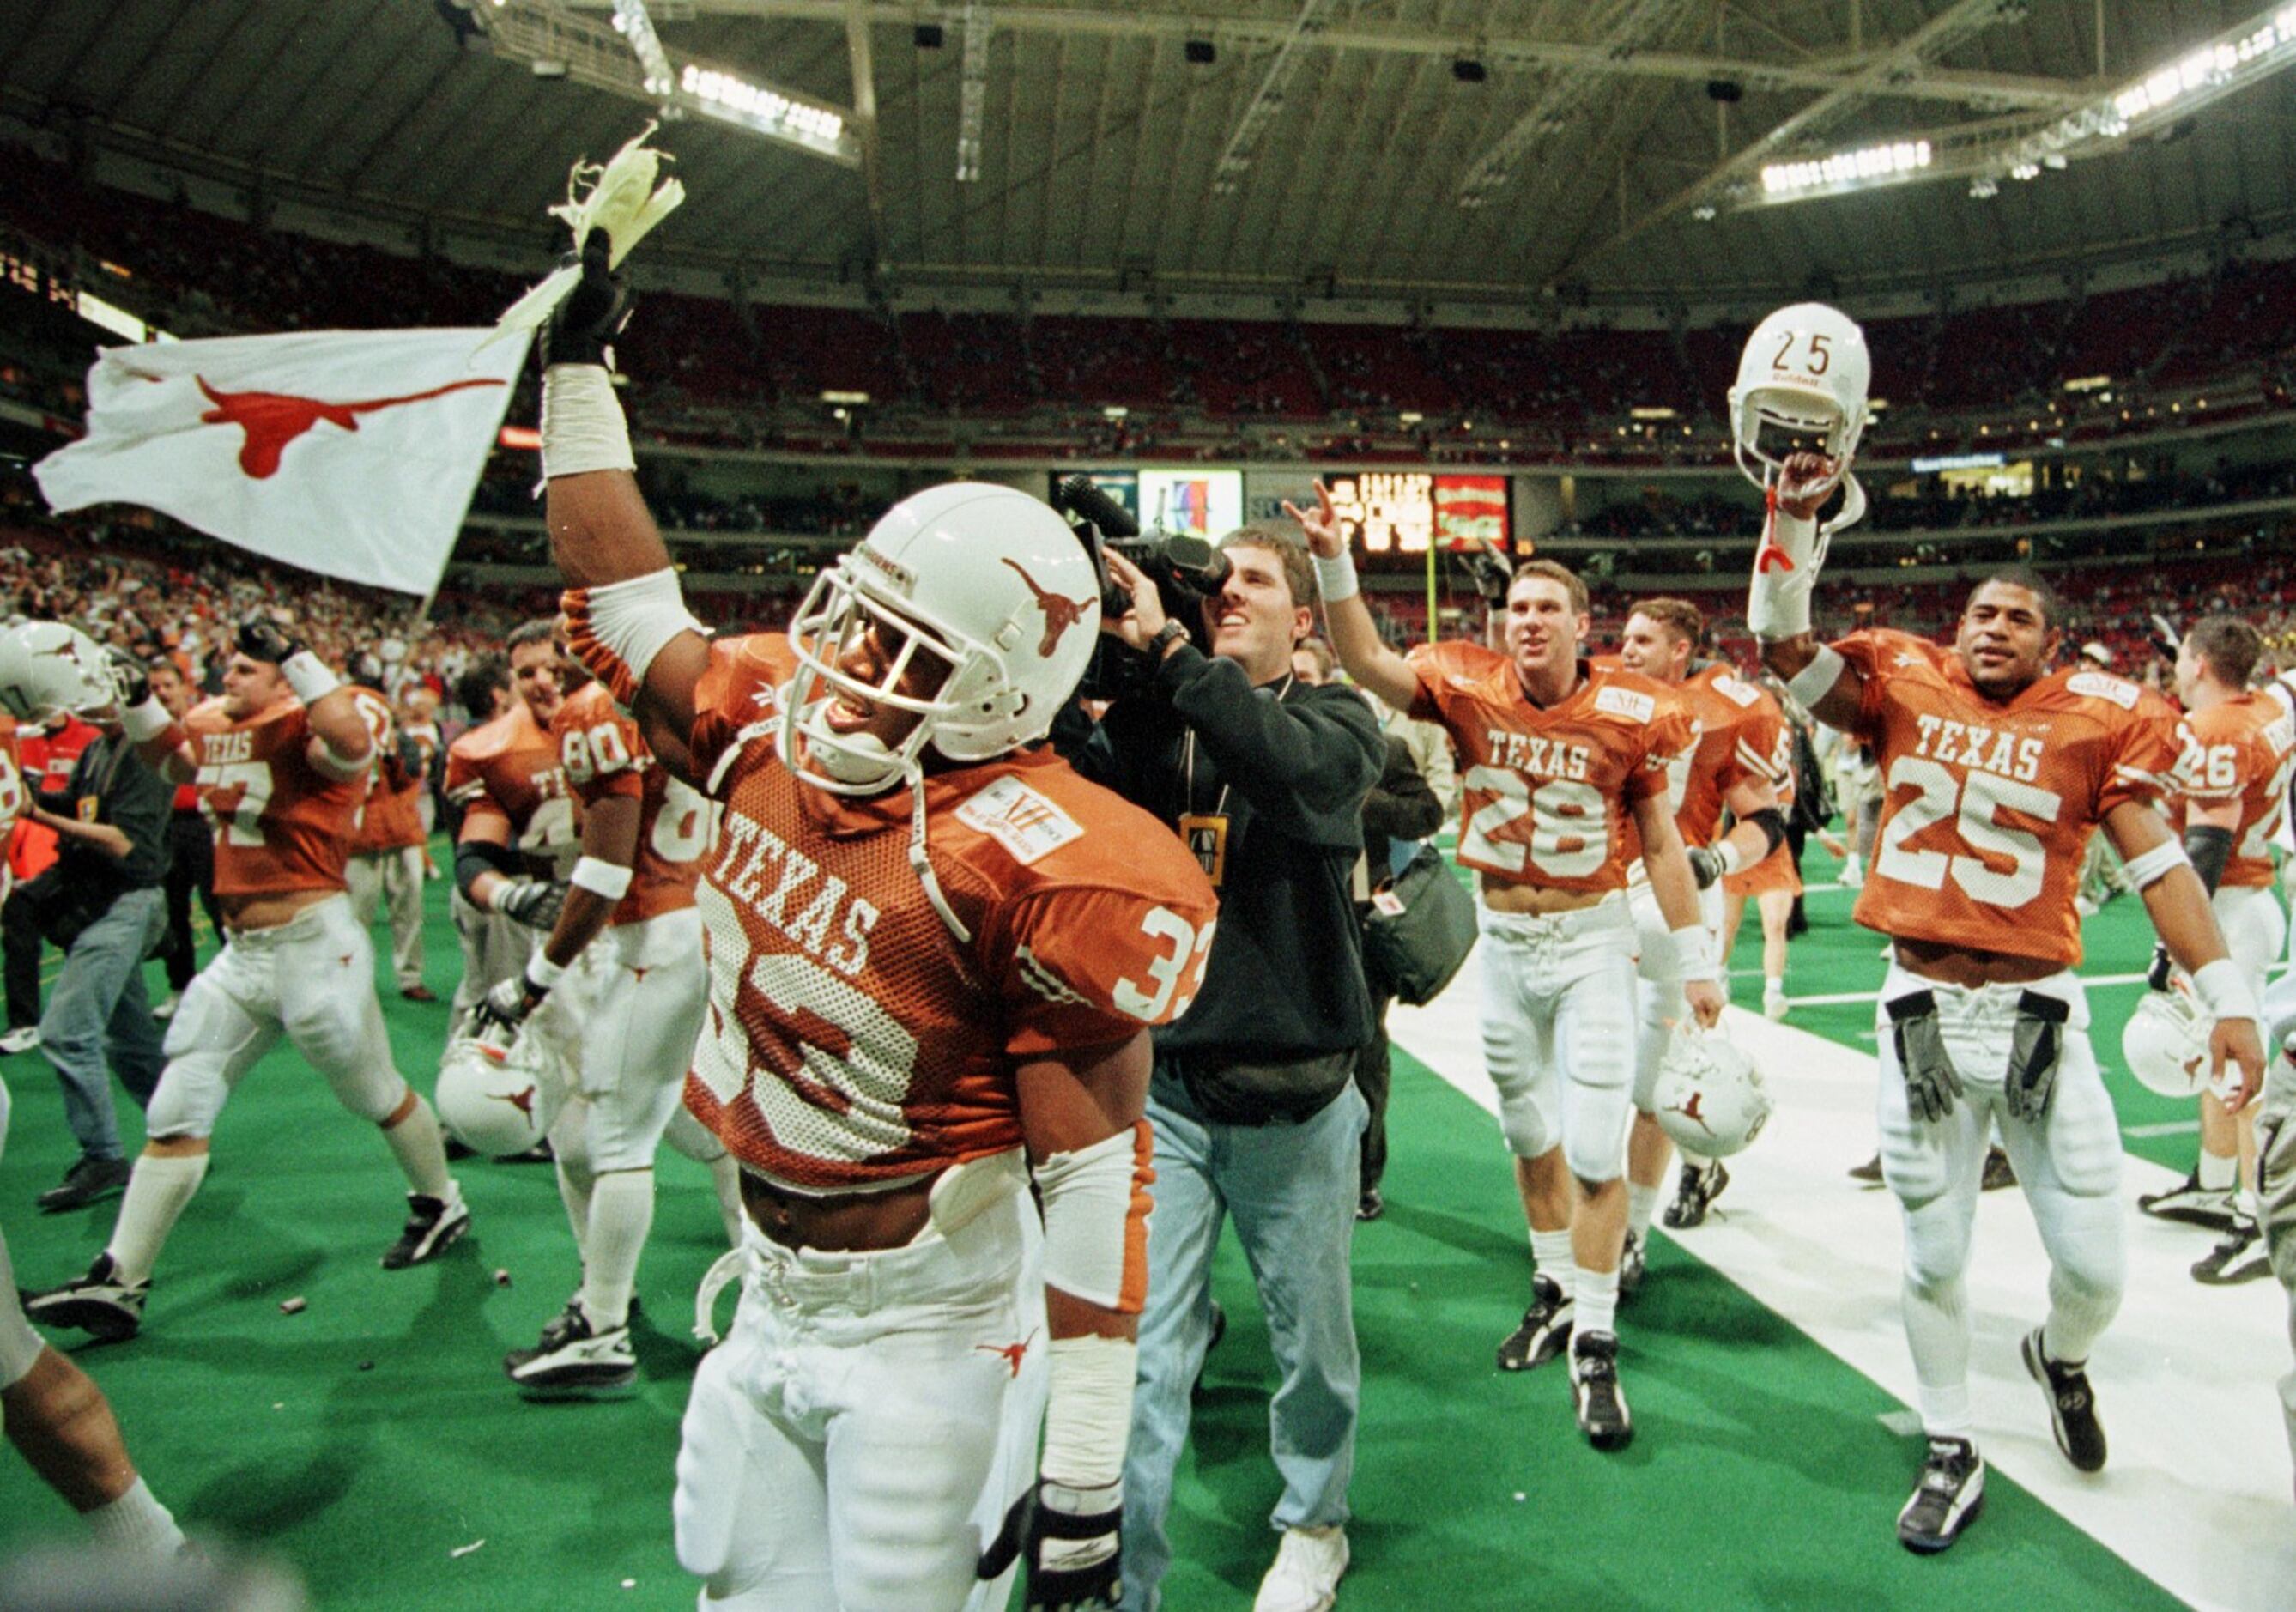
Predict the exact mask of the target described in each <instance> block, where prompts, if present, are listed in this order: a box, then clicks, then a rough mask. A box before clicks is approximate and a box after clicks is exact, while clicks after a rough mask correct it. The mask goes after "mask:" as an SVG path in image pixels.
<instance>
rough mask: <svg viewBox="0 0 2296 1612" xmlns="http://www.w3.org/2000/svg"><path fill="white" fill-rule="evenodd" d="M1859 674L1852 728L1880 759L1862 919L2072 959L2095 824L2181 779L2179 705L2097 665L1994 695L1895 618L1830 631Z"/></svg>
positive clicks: (1896, 931) (1892, 930) (1875, 925)
mask: <svg viewBox="0 0 2296 1612" xmlns="http://www.w3.org/2000/svg"><path fill="white" fill-rule="evenodd" d="M1834 648H1835V649H1836V650H1837V651H1839V652H1840V654H1841V658H1842V659H1843V660H1845V661H1847V662H1849V664H1850V665H1852V666H1854V667H1856V668H1857V670H1858V671H1859V673H1861V674H1862V676H1863V678H1864V685H1863V687H1864V704H1863V707H1862V708H1861V709H1860V711H1859V712H1858V718H1857V727H1856V728H1855V729H1854V730H1853V731H1854V732H1855V734H1856V736H1857V737H1859V738H1862V739H1864V740H1866V742H1867V743H1869V744H1872V745H1873V746H1874V752H1875V754H1876V755H1877V757H1878V758H1879V760H1880V763H1881V768H1882V792H1883V793H1882V820H1881V826H1880V833H1879V837H1878V839H1877V841H1876V843H1875V846H1874V867H1873V871H1872V873H1871V875H1870V876H1868V878H1867V880H1866V888H1865V890H1864V891H1863V892H1861V893H1860V894H1859V896H1858V898H1857V911H1856V914H1855V917H1857V922H1859V923H1860V924H1863V925H1866V927H1867V928H1868V929H1874V930H1879V931H1880V932H1881V933H1883V934H1887V935H1892V936H1895V937H1897V938H1898V939H1901V940H1921V941H1932V942H1938V943H1939V944H1943V945H1949V946H1962V947H1968V948H1972V949H1974V950H1980V951H1998V952H2006V953H2009V954H2011V955H2013V956H2017V957H2032V958H2049V959H2053V960H2054V961H2056V962H2060V963H2062V964H2064V965H2065V966H2068V967H2070V966H2072V965H2073V964H2075V963H2077V962H2079V960H2080V955H2081V950H2080V917H2079V913H2078V912H2076V911H2075V909H2074V907H2073V893H2074V890H2075V887H2076V885H2077V884H2079V879H2080V865H2081V856H2082V853H2083V851H2086V850H2087V846H2088V837H2089V835H2090V834H2091V833H2093V832H2094V831H2095V827H2096V826H2097V825H2098V824H2099V823H2100V822H2102V821H2103V819H2104V818H2105V816H2106V815H2107V814H2108V813H2110V812H2111V811H2112V810H2113V809H2114V808H2115V807H2117V806H2119V805H2120V804H2121V803H2122V802H2127V801H2144V802H2152V801H2157V800H2159V799H2160V798H2161V796H2162V795H2163V794H2167V793H2169V790H2170V789H2172V788H2173V787H2174V785H2175V782H2176V774H2177V761H2178V756H2179V753H2180V747H2179V744H2178V739H2177V719H2176V712H2175V711H2174V710H2173V709H2172V708H2171V707H2170V706H2169V703H2168V702H2167V701H2165V700H2163V699H2161V696H2160V695H2156V694H2152V693H2148V692H2147V691H2146V690H2144V688H2141V687H2138V686H2137V685H2136V684H2135V683H2131V682H2129V681H2128V680H2127V679H2122V678H2116V677H2112V676H2111V675H2109V674H2108V673H2105V672H2101V671H2091V670H2064V671H2058V672H2054V673H2053V674H2051V675H2050V676H2048V677H2045V678H2043V679H2040V680H2039V681H2038V682H2037V683H2035V684H2033V685H2032V686H2031V687H2029V688H2027V689H2025V690H2024V691H2023V692H2022V693H2021V694H2019V695H2017V697H2016V698H2014V699H2013V700H2010V701H2008V702H2007V703H2001V704H1997V703H1994V702H1992V701H1989V700H1988V699H1986V698H1984V697H1983V696H1982V695H1980V694H1979V693H1978V692H1977V690H1976V689H1975V688H1974V687H1972V686H1971V684H1970V681H1969V678H1968V675H1967V673H1965V672H1964V670H1962V665H1961V662H1960V660H1959V658H1958V657H1957V656H1956V654H1954V652H1953V651H1951V650H1949V649H1946V648H1943V647H1941V646H1939V645H1936V644H1932V643H1930V642H1929V641H1927V640H1926V639H1922V638H1916V637H1911V636H1909V635H1907V634H1905V633H1900V632H1888V631H1880V630H1876V631H1869V632H1857V633H1852V634H1851V635H1850V636H1849V637H1847V638H1844V639H1842V640H1841V642H1840V643H1838V644H1836V645H1835V646H1834Z"/></svg>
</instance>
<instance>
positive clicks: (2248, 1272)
mask: <svg viewBox="0 0 2296 1612" xmlns="http://www.w3.org/2000/svg"><path fill="white" fill-rule="evenodd" d="M2271 1274H2272V1261H2271V1258H2270V1257H2269V1256H2268V1255H2267V1254H2266V1253H2265V1250H2264V1237H2263V1234H2262V1232H2261V1231H2259V1230H2258V1228H2257V1224H2256V1222H2255V1221H2252V1220H2251V1219H2249V1218H2248V1216H2246V1215H2244V1214H2243V1215H2241V1216H2239V1217H2238V1218H2236V1219H2235V1221H2233V1223H2232V1230H2229V1231H2227V1232H2226V1233H2225V1234H2224V1237H2223V1238H2222V1239H2221V1240H2220V1241H2218V1244H2217V1246H2215V1247H2214V1248H2212V1249H2210V1251H2209V1256H2208V1258H2206V1259H2204V1260H2202V1261H2201V1262H2200V1263H2198V1264H2196V1265H2194V1267H2193V1279H2194V1281H2196V1282H2205V1283H2206V1284H2208V1286H2210V1287H2231V1286H2233V1285H2234V1284H2235V1283H2236V1282H2252V1281H2254V1280H2256V1279H2257V1278H2259V1277H2260V1276H2270V1275H2271Z"/></svg>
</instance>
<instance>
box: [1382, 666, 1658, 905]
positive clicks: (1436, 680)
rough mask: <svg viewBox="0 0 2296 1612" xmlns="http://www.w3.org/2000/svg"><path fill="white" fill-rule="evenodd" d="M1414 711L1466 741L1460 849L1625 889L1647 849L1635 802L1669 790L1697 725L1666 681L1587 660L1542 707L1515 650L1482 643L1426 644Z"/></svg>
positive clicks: (1520, 872)
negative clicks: (1570, 685) (1575, 681)
mask: <svg viewBox="0 0 2296 1612" xmlns="http://www.w3.org/2000/svg"><path fill="white" fill-rule="evenodd" d="M1409 659H1410V662H1411V669H1412V670H1413V671H1414V672H1415V673H1416V674H1417V675H1418V678H1419V690H1418V693H1417V694H1415V695H1414V696H1413V697H1412V701H1411V711H1410V713H1409V714H1410V715H1412V716H1415V717H1418V718H1420V719H1422V720H1426V721H1431V722H1436V723H1439V724H1440V725H1441V726H1442V728H1444V730H1445V731H1446V732H1447V733H1448V734H1449V735H1450V736H1451V743H1452V744H1454V745H1455V746H1456V747H1457V749H1458V753H1459V794H1460V816H1461V827H1460V831H1459V861H1460V863H1461V864H1462V865H1463V866H1464V867H1468V868H1477V869H1480V871H1482V872H1485V873H1491V874H1497V876H1500V877H1502V878H1505V879H1511V880H1513V881H1514V882H1516V883H1519V884H1536V885H1538V886H1539V887H1541V888H1543V889H1549V890H1577V891H1593V892H1601V891H1609V890H1623V889H1624V888H1625V887H1626V884H1627V869H1628V867H1629V866H1630V865H1631V864H1632V863H1633V862H1634V860H1635V859H1636V858H1637V857H1639V856H1640V855H1641V854H1642V841H1641V837H1640V836H1639V835H1637V834H1636V832H1635V826H1634V818H1633V817H1632V815H1631V813H1630V812H1629V810H1628V808H1629V807H1630V806H1631V805H1632V803H1633V802H1636V801H1641V800H1647V799H1650V798H1651V797H1652V796H1661V797H1663V796H1665V795H1666V794H1667V789H1668V769H1669V767H1670V766H1672V765H1674V764H1675V762H1676V760H1677V757H1680V756H1682V755H1683V754H1685V753H1687V752H1688V751H1689V750H1690V748H1691V744H1692V742H1693V739H1694V738H1695V737H1696V735H1695V732H1694V729H1693V723H1692V720H1691V716H1690V711H1689V710H1688V708H1687V707H1686V706H1685V704H1684V703H1683V702H1682V700H1681V699H1680V698H1679V697H1678V696H1677V695H1676V694H1675V692H1674V691H1673V690H1672V689H1670V688H1669V687H1666V686H1665V685H1664V684H1662V683H1659V682H1654V681H1652V679H1649V678H1644V677H1639V676H1637V675H1636V674H1635V673H1633V672H1630V671H1620V670H1615V669H1613V668H1611V667H1608V666H1587V665H1584V664H1582V665H1581V667H1580V669H1579V670H1580V680H1579V687H1577V688H1576V689H1574V690H1573V691H1572V692H1571V693H1570V696H1569V697H1568V698H1565V699H1563V700H1561V701H1559V702H1557V703H1555V704H1554V705H1552V706H1549V707H1547V708H1546V709H1545V710H1541V709H1540V708H1539V707H1538V706H1536V705H1534V704H1532V703H1530V701H1529V699H1528V698H1526V697H1525V696H1524V695H1523V692H1522V684H1521V680H1520V679H1518V678H1517V677H1516V675H1515V670H1514V662H1512V661H1510V660H1509V659H1508V658H1507V657H1506V656H1505V655H1504V654H1500V653H1499V652H1497V650H1493V649H1486V648H1484V647H1483V646H1481V645H1480V644H1468V643H1462V642H1451V643H1444V644H1422V645H1420V646H1418V647H1417V648H1415V649H1414V650H1413V651H1412V652H1411V654H1410V657H1409Z"/></svg>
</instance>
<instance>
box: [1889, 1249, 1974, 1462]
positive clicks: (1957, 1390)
mask: <svg viewBox="0 0 2296 1612" xmlns="http://www.w3.org/2000/svg"><path fill="white" fill-rule="evenodd" d="M1905 1304H1906V1343H1907V1345H1908V1346H1909V1347H1910V1348H1911V1349H1912V1351H1913V1355H1914V1376H1915V1378H1917V1379H1918V1380H1919V1383H1920V1388H1921V1392H1920V1395H1919V1398H1920V1401H1921V1410H1922V1427H1923V1429H1924V1430H1925V1431H1927V1432H1928V1433H1930V1434H1931V1435H1933V1436H1935V1437H1939V1438H1967V1437H1968V1436H1969V1435H1970V1433H1971V1431H1972V1429H1973V1427H1975V1425H1976V1424H1975V1423H1974V1422H1972V1420H1971V1419H1970V1414H1969V1291H1968V1288H1967V1287H1966V1285H1965V1284H1964V1282H1963V1280H1962V1279H1961V1278H1960V1277H1957V1276H1956V1277H1954V1278H1952V1279H1949V1280H1947V1281H1942V1282H1939V1283H1936V1284H1934V1285H1933V1286H1931V1287H1921V1286H1919V1285H1918V1284H1916V1283H1915V1282H1913V1281H1912V1280H1910V1279H1909V1280H1907V1283H1906V1292H1905Z"/></svg>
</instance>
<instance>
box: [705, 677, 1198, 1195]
mask: <svg viewBox="0 0 2296 1612" xmlns="http://www.w3.org/2000/svg"><path fill="white" fill-rule="evenodd" d="M778 647H779V646H776V645H775V644H774V643H773V642H772V641H771V640H760V639H748V640H739V641H736V642H735V643H734V644H731V645H729V644H725V643H721V644H719V645H718V646H717V647H716V654H717V657H719V662H718V666H717V668H715V669H713V672H712V675H711V676H710V677H709V678H708V679H705V680H704V681H703V683H702V685H701V689H700V691H699V695H700V703H701V707H702V715H701V718H700V720H698V721H697V723H696V726H695V728H694V732H693V746H692V749H693V758H694V763H695V766H696V769H698V770H701V772H702V774H703V776H708V774H709V770H710V769H717V771H718V772H719V776H718V777H717V778H715V779H713V787H712V790H711V793H712V794H714V795H715V796H716V797H717V799H719V800H721V801H723V802H725V815H724V819H723V821H722V823H721V825H720V827H719V830H718V835H717V844H716V846H715V848H714V850H713V851H712V852H711V853H710V856H709V863H708V867H707V868H706V871H705V875H704V877H703V881H702V884H701V890H700V891H699V892H697V895H698V900H699V902H700V905H701V917H702V923H703V925H704V935H705V947H706V954H707V957H708V959H709V1013H708V1015H707V1016H706V1017H705V1019H704V1022H703V1024H702V1031H701V1040H700V1042H699V1044H698V1045H697V1046H696V1047H695V1049H694V1055H693V1073H692V1076H691V1077H690V1078H689V1080H688V1082H687V1083H686V1097H685V1100H686V1106H687V1107H689V1108H690V1109H692V1110H693V1113H694V1114H695V1116H696V1117H697V1118H699V1119H700V1120H701V1122H702V1123H704V1124H706V1125H708V1126H709V1128H710V1129H711V1130H713V1131H716V1132H717V1135H718V1136H719V1137H720V1138H721V1139H723V1140H724V1141H725V1143H726V1147H728V1148H729V1149H730V1150H731V1151H732V1152H733V1153H734V1156H736V1157H737V1158H739V1159H740V1160H741V1161H742V1164H745V1165H747V1166H748V1167H750V1169H753V1170H756V1171H758V1172H762V1173H764V1174H766V1175H767V1176H769V1177H771V1178H773V1179H775V1180H780V1181H783V1182H784V1183H787V1184H789V1185H791V1186H794V1187H798V1188H810V1189H812V1190H816V1191H840V1190H852V1189H855V1188H865V1187H867V1186H869V1185H871V1184H872V1183H877V1182H885V1181H894V1180H903V1179H906V1178H909V1177H914V1176H918V1175H922V1174H926V1173H929V1172H932V1171H935V1170H938V1169H940V1168H942V1167H944V1166H946V1165H948V1164H956V1163H960V1162H962V1161H964V1160H965V1159H970V1158H977V1157H980V1156H984V1155H988V1154H992V1153H999V1152H1003V1151H1005V1150H1007V1149H1009V1148H1013V1147H1018V1146H1020V1145H1021V1126H1020V1109H1019V1097H1018V1092H1017V1089H1016V1086H1015V1083H1014V1081H1013V1067H1014V1065H1016V1064H1020V1063H1025V1062H1027V1061H1029V1060H1030V1059H1033V1058H1039V1057H1045V1056H1046V1055H1048V1054H1052V1053H1057V1052H1062V1051H1067V1050H1080V1049H1087V1048H1094V1047H1105V1046H1110V1045H1112V1044H1114V1043H1117V1042H1120V1041H1123V1040H1128V1039H1129V1038H1130V1037H1132V1036H1134V1035H1136V1034H1137V1033H1138V1032H1140V1031H1142V1030H1144V1029H1146V1028H1148V1027H1149V1026H1151V1025H1154V1024H1167V1023H1169V1022H1170V1021H1171V1020H1172V1019H1175V1018H1177V1017H1178V1016H1179V1015H1180V1014H1181V1013H1182V1012H1184V1011H1185V1009H1186V1008H1187V1006H1188V1004H1189V1002H1190V1001H1191V1000H1192V999H1193V998H1194V996H1195V993H1196V991H1197V990H1198V988H1199V986H1200V985H1201V982H1202V978H1203V968H1204V961H1205V958H1206V956H1207V955H1208V954H1209V952H1210V950H1211V940H1212V925H1213V912H1214V901H1213V897H1212V892H1211V887H1210V885H1209V884H1206V883H1205V881H1204V876H1203V874H1202V872H1201V869H1199V868H1198V867H1197V866H1196V863H1195V860H1194V859H1193V858H1192V857H1190V856H1189V855H1188V854H1187V853H1186V852H1185V850H1184V849H1183V848H1182V846H1181V845H1180V843H1179V841H1178V840H1177V838H1175V837H1174V835H1173V834H1172V832H1171V831H1170V830H1169V829H1168V828H1166V827H1163V826H1162V825H1161V824H1160V823H1158V822H1156V821H1155V820H1154V819H1153V818H1150V817H1149V816H1147V815H1146V814H1145V813H1144V812H1142V811H1139V810H1136V808H1134V807H1132V806H1130V805H1128V804H1127V803H1126V802H1122V801H1120V800H1119V799H1118V798H1117V797H1116V796H1115V795H1113V794H1110V793H1108V792H1107V791H1105V790H1103V789H1102V788H1100V787H1099V786H1097V785H1093V784H1088V783H1087V782H1086V781H1085V780H1083V779H1082V778H1080V777H1078V776H1077V775H1076V774H1075V773H1074V772H1072V771H1071V770H1070V769H1069V766H1068V764H1067V763H1066V762H1064V761H1061V760H1059V759H1058V758H1057V757H1055V756H1054V755H1053V754H1051V753H1049V752H1044V751H1040V752H1032V753H1019V754H1014V755H1008V756H1004V757H1000V758H998V759H996V760H995V761H988V762H983V763H981V764H980V765H978V766H972V767H965V768H960V769H954V770H950V771H943V772H936V773H933V774H931V775H929V776H928V777H927V779H926V791H925V800H926V844H927V847H928V850H929V853H930V855H931V860H932V867H933V870H934V873H935V876H937V877H938V879H939V883H940V885H941V889H942V891H943V892H944V893H945V894H946V895H947V900H948V902H949V905H950V907H951V908H952V909H954V911H955V914H956V916H957V917H958V919H959V921H960V922H961V923H962V924H963V925H964V927H965V928H966V930H967V931H968V932H969V933H971V935H972V939H971V940H970V942H959V941H958V940H957V939H956V937H955V935H954V934H953V933H951V932H950V930H949V928H948V927H947V925H946V924H944V923H943V922H942V920H941V918H940V917H939V914H938V913H936V912H935V911H934V910H933V909H932V907H931V904H930V903H929V902H928V901H927V899H926V897H925V893H924V890H923V887H922V884H920V883H919V881H918V878H917V875H916V873H915V872H914V869H912V868H911V867H910V865H909V841H910V833H911V814H910V796H909V792H908V791H907V790H906V789H895V790H892V791H890V792H889V793H888V794H883V795H881V796H877V797H873V798H871V799H867V800H854V799H839V798H836V797H832V796H831V795H829V794H825V793H824V792H823V791H820V790H817V789H815V788H812V787H811V786H809V785H804V784H801V783H799V782H798V781H797V780H796V779H794V778H793V777H791V775H790V772H789V770H788V769H787V768H785V767H783V765H782V763H781V761H780V760H779V759H778V757H777V756H776V754H775V748H774V744H773V741H772V738H771V737H770V736H768V735H765V734H761V733H758V731H756V730H755V729H752V730H750V732H749V733H747V734H743V733H742V732H740V731H739V730H737V729H734V725H733V720H734V719H735V718H742V719H744V720H746V714H747V713H750V712H753V711H756V710H757V709H758V708H759V701H758V695H759V694H761V693H765V694H770V693H771V692H772V686H773V685H774V684H775V683H778V682H779V681H781V680H782V677H781V676H777V675H776V674H777V673H779V672H780V670H781V669H780V666H779V664H778V662H779V661H780V660H782V659H783V658H785V652H784V654H783V656H776V655H775V654H774V651H775V649H776V648H778ZM729 671H730V673H731V676H730V677H727V676H726V673H728V672H729ZM782 675H785V674H782ZM721 678H723V679H725V680H724V681H721V680H720V679H721ZM760 685H764V686H763V687H760ZM721 711H722V712H725V713H726V719H725V720H719V719H718V718H717V716H716V715H715V714H714V713H715V712H721ZM729 750H730V751H733V752H734V753H732V754H731V755H726V752H727V751H729Z"/></svg>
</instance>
